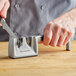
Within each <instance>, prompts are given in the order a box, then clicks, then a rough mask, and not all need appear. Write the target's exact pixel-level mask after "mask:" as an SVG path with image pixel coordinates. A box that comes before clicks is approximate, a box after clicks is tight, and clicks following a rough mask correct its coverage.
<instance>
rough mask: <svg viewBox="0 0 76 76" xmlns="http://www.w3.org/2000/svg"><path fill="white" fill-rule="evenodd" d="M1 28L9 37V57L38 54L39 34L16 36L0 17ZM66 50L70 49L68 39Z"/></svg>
mask: <svg viewBox="0 0 76 76" xmlns="http://www.w3.org/2000/svg"><path fill="white" fill-rule="evenodd" d="M1 24H2V27H3V29H5V30H6V31H7V32H8V33H9V35H10V37H9V44H8V56H9V57H11V58H21V57H30V56H37V55H38V42H39V41H42V40H43V37H41V36H32V37H28V38H26V37H21V36H20V37H18V36H17V35H16V34H14V33H13V31H12V30H11V29H10V28H9V26H8V25H7V23H6V21H5V19H3V18H2V19H1ZM66 50H67V51H70V41H69V43H68V44H67V45H66Z"/></svg>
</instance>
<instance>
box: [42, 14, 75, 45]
mask: <svg viewBox="0 0 76 76" xmlns="http://www.w3.org/2000/svg"><path fill="white" fill-rule="evenodd" d="M74 33H75V27H74V22H73V20H72V19H71V17H70V16H69V15H68V14H64V15H62V16H61V17H59V18H57V19H55V20H53V21H51V22H49V23H48V24H47V25H46V27H45V29H44V32H43V34H44V40H43V44H44V45H51V46H62V45H65V44H67V43H68V41H69V39H70V38H71V37H72V36H73V35H74Z"/></svg>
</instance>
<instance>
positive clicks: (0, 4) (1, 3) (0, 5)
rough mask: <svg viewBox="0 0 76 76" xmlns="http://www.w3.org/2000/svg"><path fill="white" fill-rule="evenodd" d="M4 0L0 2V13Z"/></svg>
mask: <svg viewBox="0 0 76 76" xmlns="http://www.w3.org/2000/svg"><path fill="white" fill-rule="evenodd" d="M4 3H5V0H0V12H1V10H2V8H3V6H4Z"/></svg>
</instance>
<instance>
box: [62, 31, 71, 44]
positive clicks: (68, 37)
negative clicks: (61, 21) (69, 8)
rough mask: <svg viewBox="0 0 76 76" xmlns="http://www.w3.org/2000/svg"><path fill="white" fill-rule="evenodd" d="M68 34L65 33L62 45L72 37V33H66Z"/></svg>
mask: <svg viewBox="0 0 76 76" xmlns="http://www.w3.org/2000/svg"><path fill="white" fill-rule="evenodd" d="M67 34H68V35H67V37H66V39H65V40H64V43H63V45H66V44H67V43H68V41H69V39H70V38H71V37H72V33H69V32H68V33H67Z"/></svg>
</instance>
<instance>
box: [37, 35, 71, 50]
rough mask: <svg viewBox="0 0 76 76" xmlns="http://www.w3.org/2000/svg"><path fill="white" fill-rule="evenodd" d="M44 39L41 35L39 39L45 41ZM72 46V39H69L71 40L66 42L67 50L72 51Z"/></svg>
mask: <svg viewBox="0 0 76 76" xmlns="http://www.w3.org/2000/svg"><path fill="white" fill-rule="evenodd" d="M43 40H44V36H40V37H39V40H38V41H43ZM70 48H71V41H69V42H68V43H67V44H66V50H67V51H70V50H71V49H70Z"/></svg>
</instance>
